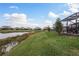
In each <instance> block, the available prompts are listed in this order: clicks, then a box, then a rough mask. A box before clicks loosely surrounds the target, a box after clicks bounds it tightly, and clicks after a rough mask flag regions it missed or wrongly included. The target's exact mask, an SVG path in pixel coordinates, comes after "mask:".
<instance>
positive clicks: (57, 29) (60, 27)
mask: <svg viewBox="0 0 79 59" xmlns="http://www.w3.org/2000/svg"><path fill="white" fill-rule="evenodd" d="M62 28H63V25H62V23H61V21H60V18H57V20H56V23H55V30H56V32H58V34H61V32H62Z"/></svg>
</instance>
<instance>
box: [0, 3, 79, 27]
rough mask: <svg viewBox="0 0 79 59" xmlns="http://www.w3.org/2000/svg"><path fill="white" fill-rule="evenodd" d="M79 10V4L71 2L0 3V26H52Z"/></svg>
mask: <svg viewBox="0 0 79 59" xmlns="http://www.w3.org/2000/svg"><path fill="white" fill-rule="evenodd" d="M78 11H79V4H75V3H73V4H70V3H0V26H11V27H32V28H35V27H41V28H43V27H46V26H50V27H52V26H53V24H54V23H55V22H56V19H57V18H60V19H61V20H62V19H64V18H66V17H68V16H69V15H71V14H73V13H75V12H78Z"/></svg>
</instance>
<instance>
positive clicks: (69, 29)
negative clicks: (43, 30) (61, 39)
mask: <svg viewBox="0 0 79 59" xmlns="http://www.w3.org/2000/svg"><path fill="white" fill-rule="evenodd" d="M63 22H66V24H65V26H63V33H66V34H79V12H77V13H74V14H72V15H70V16H69V17H67V18H65V19H63V20H62V23H63Z"/></svg>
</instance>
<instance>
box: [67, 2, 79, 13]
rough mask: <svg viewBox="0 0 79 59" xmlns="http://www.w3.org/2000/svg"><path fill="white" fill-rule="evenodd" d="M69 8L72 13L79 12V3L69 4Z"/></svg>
mask: <svg viewBox="0 0 79 59" xmlns="http://www.w3.org/2000/svg"><path fill="white" fill-rule="evenodd" d="M68 7H69V11H70V12H72V13H75V12H78V11H79V4H78V3H71V4H68Z"/></svg>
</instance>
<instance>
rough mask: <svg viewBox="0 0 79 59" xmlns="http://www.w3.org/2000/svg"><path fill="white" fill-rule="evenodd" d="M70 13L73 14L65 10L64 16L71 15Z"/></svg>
mask: <svg viewBox="0 0 79 59" xmlns="http://www.w3.org/2000/svg"><path fill="white" fill-rule="evenodd" d="M70 14H71V13H70V12H68V11H64V12H63V15H64V16H69V15H70Z"/></svg>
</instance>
